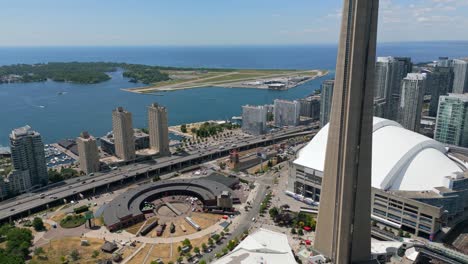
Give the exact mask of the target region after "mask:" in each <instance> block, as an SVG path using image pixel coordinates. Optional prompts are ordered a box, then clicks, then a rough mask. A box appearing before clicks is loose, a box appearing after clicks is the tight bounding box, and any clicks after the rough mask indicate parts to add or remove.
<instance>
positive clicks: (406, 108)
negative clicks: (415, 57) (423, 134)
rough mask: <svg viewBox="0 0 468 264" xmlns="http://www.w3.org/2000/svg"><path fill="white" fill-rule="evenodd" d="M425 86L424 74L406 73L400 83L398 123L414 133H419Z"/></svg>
mask: <svg viewBox="0 0 468 264" xmlns="http://www.w3.org/2000/svg"><path fill="white" fill-rule="evenodd" d="M425 85H426V74H425V73H408V75H407V76H406V77H405V78H404V79H403V81H402V82H401V96H400V103H399V109H398V122H399V123H400V124H401V125H402V126H403V127H405V128H407V129H409V130H412V131H416V132H419V127H420V124H421V112H422V108H423V101H424V91H425Z"/></svg>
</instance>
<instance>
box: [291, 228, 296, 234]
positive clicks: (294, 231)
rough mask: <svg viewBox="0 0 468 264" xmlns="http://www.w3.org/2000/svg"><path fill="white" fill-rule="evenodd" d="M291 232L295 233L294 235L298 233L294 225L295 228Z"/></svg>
mask: <svg viewBox="0 0 468 264" xmlns="http://www.w3.org/2000/svg"><path fill="white" fill-rule="evenodd" d="M291 234H293V235H295V234H297V232H296V228H294V227H293V228H291Z"/></svg>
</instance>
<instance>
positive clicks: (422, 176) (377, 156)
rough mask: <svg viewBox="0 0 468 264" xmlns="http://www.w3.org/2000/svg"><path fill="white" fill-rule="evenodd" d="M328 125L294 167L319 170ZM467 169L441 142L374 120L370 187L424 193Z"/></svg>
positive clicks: (323, 161)
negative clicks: (449, 155)
mask: <svg viewBox="0 0 468 264" xmlns="http://www.w3.org/2000/svg"><path fill="white" fill-rule="evenodd" d="M327 138H328V125H326V126H324V127H323V128H322V129H321V130H320V131H319V132H318V133H317V135H316V136H315V137H314V138H313V139H312V141H311V142H310V143H309V144H307V146H305V147H304V148H303V149H302V150H301V151H300V152H299V154H298V158H297V159H296V160H295V161H294V163H295V164H298V165H302V166H304V167H308V168H311V169H314V170H318V171H322V172H323V169H324V163H325V151H326V145H327ZM465 169H466V168H465V167H464V166H463V165H461V164H459V163H457V162H455V161H453V160H452V159H450V158H449V157H448V156H447V149H446V148H445V147H444V145H442V144H441V143H439V142H437V141H435V140H433V139H431V138H428V137H426V136H423V135H421V134H418V133H415V132H413V131H410V130H407V129H405V128H403V127H402V126H401V125H400V124H398V123H396V122H394V121H390V120H387V119H382V118H378V117H374V127H373V134H372V187H375V188H379V189H383V190H402V191H423V190H432V189H433V188H434V187H438V186H442V185H443V179H444V177H446V176H449V175H451V174H452V173H454V172H461V171H463V170H465Z"/></svg>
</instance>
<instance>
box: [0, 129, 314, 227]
mask: <svg viewBox="0 0 468 264" xmlns="http://www.w3.org/2000/svg"><path fill="white" fill-rule="evenodd" d="M316 133H317V130H313V129H312V127H310V126H299V127H294V128H290V129H284V130H281V131H279V132H276V133H274V134H268V135H262V136H255V137H249V138H247V139H239V140H236V141H234V142H233V143H230V144H232V145H235V147H232V145H229V146H225V147H224V148H223V149H220V148H219V146H214V147H211V148H208V149H204V150H199V151H192V152H189V153H187V154H185V155H173V156H171V157H164V158H159V159H157V160H151V161H146V162H141V163H134V164H130V165H126V166H122V167H120V168H119V169H117V170H113V171H110V172H106V173H96V174H95V175H94V176H83V177H79V178H74V179H70V180H67V181H64V182H61V183H59V184H56V185H54V187H50V188H49V189H47V190H43V191H41V192H36V193H31V194H29V195H22V196H19V197H16V198H13V199H9V200H6V201H3V202H2V203H0V223H1V222H11V221H13V220H16V219H20V218H23V217H26V216H28V215H31V214H33V213H36V212H40V211H43V210H46V209H48V208H49V207H53V206H57V205H60V204H63V203H65V202H67V201H70V200H77V199H80V197H87V196H91V195H93V194H94V193H96V192H102V191H107V190H109V188H119V187H120V186H121V187H125V186H127V185H128V184H129V183H134V182H137V181H141V180H147V179H148V178H150V177H153V176H156V175H165V174H168V173H171V172H174V171H179V170H183V169H186V168H189V167H192V166H195V165H197V164H201V163H204V162H207V161H210V160H214V159H217V158H220V157H223V156H227V155H229V152H230V151H231V150H232V149H238V150H240V151H243V150H248V149H252V148H256V147H261V146H268V145H271V144H275V143H276V142H278V141H281V140H285V139H288V138H293V137H297V136H301V135H315V134H316ZM57 185H58V186H57Z"/></svg>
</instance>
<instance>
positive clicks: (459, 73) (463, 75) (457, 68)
mask: <svg viewBox="0 0 468 264" xmlns="http://www.w3.org/2000/svg"><path fill="white" fill-rule="evenodd" d="M453 75H454V76H453V89H452V93H458V94H462V93H466V92H468V59H461V60H460V59H455V60H453Z"/></svg>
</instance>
